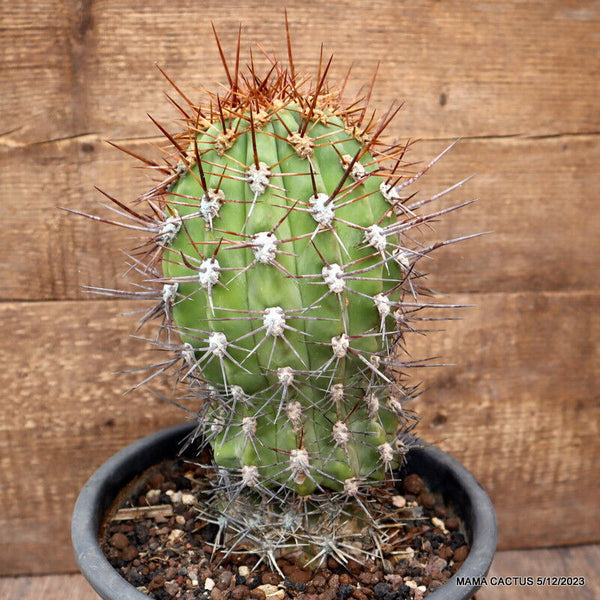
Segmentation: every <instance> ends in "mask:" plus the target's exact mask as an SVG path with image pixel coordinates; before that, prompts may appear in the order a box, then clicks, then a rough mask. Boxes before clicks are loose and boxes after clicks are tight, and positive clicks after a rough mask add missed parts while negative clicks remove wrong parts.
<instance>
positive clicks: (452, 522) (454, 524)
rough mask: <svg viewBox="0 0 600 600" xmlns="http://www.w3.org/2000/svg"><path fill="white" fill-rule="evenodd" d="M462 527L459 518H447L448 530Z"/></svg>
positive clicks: (456, 529)
mask: <svg viewBox="0 0 600 600" xmlns="http://www.w3.org/2000/svg"><path fill="white" fill-rule="evenodd" d="M459 528H460V523H459V521H458V519H456V518H454V517H450V518H449V519H447V520H446V529H447V530H448V531H458V530H459Z"/></svg>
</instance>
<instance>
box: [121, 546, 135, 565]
mask: <svg viewBox="0 0 600 600" xmlns="http://www.w3.org/2000/svg"><path fill="white" fill-rule="evenodd" d="M137 556H138V549H137V548H136V547H135V546H131V545H129V546H127V547H126V548H123V550H122V552H121V558H122V559H123V560H124V561H125V562H131V561H132V560H133V559H134V558H137Z"/></svg>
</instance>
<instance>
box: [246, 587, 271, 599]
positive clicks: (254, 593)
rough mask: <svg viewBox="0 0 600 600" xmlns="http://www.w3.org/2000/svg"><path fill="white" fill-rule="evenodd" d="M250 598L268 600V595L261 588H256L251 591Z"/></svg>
mask: <svg viewBox="0 0 600 600" xmlns="http://www.w3.org/2000/svg"><path fill="white" fill-rule="evenodd" d="M250 598H255V600H266V598H267V595H266V594H265V593H264V592H263V591H262V590H261V589H259V588H254V589H253V590H250Z"/></svg>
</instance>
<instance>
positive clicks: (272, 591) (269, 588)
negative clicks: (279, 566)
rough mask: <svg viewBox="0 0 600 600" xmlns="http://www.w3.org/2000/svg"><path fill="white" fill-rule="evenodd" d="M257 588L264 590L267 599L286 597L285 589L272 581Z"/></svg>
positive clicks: (281, 599)
mask: <svg viewBox="0 0 600 600" xmlns="http://www.w3.org/2000/svg"><path fill="white" fill-rule="evenodd" d="M256 589H257V590H261V591H263V592H264V594H265V596H266V597H267V600H269V598H279V600H283V599H284V598H285V590H282V589H281V588H278V587H277V586H276V585H271V584H270V583H265V584H263V585H259V586H258V587H257V588H256Z"/></svg>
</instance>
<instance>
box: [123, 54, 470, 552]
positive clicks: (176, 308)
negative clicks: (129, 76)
mask: <svg viewBox="0 0 600 600" xmlns="http://www.w3.org/2000/svg"><path fill="white" fill-rule="evenodd" d="M219 49H220V45H219ZM221 54H222V53H221ZM269 60H270V61H271V64H272V68H271V69H270V71H269V72H268V73H267V74H266V76H264V77H259V75H258V73H257V72H256V70H255V69H254V67H252V68H251V69H250V72H249V74H248V75H242V74H241V73H240V69H239V52H238V57H237V60H236V64H235V71H234V73H235V74H234V75H233V76H232V75H231V72H232V70H231V69H229V68H228V66H227V64H226V63H225V61H224V63H225V68H226V73H227V76H228V80H229V88H228V89H227V90H226V91H225V92H221V93H220V94H219V95H209V97H208V98H207V101H206V102H205V103H204V104H203V105H201V106H197V105H195V104H193V103H192V102H190V101H189V100H188V99H187V97H186V96H185V95H184V94H182V93H181V92H179V89H178V88H176V89H177V91H178V92H179V93H180V94H181V96H182V97H183V99H184V100H185V102H186V105H185V106H183V107H181V106H179V105H178V104H176V106H177V107H178V109H179V112H180V113H181V115H182V117H183V120H184V122H185V128H184V130H183V131H182V132H181V133H179V134H176V135H171V134H169V133H168V132H167V131H166V129H164V128H163V127H162V126H160V125H159V128H160V129H161V131H162V132H163V133H164V134H165V135H166V137H167V138H168V140H169V148H168V149H167V150H166V156H167V159H166V162H165V163H164V164H158V163H154V162H152V161H148V160H146V161H145V162H146V164H147V165H148V166H149V167H150V168H151V169H153V170H154V171H158V172H162V173H163V174H164V178H163V180H162V181H161V182H160V183H159V184H158V185H157V186H156V187H155V188H154V189H153V190H151V191H150V192H149V193H147V194H145V195H144V196H142V197H141V198H140V199H139V201H140V202H143V203H144V204H145V205H146V206H147V207H148V208H149V209H150V210H149V211H146V212H145V213H144V212H143V211H138V210H137V209H135V210H134V209H133V208H130V207H125V206H124V205H123V204H121V203H120V202H119V201H116V200H115V203H116V204H117V209H116V210H117V212H119V213H121V214H122V215H124V216H126V217H128V219H130V221H129V223H119V224H121V225H124V226H128V227H131V228H133V229H137V230H142V231H146V232H148V233H149V237H148V239H146V241H145V242H144V243H143V244H142V245H141V246H139V247H138V249H137V252H136V253H135V254H132V264H133V266H134V268H135V269H136V270H138V271H140V272H141V273H142V274H143V275H144V277H145V278H146V279H148V278H150V279H152V280H153V281H154V282H155V287H154V288H153V289H155V290H156V291H149V292H143V294H145V295H150V296H153V297H156V298H157V300H158V302H157V304H156V305H155V306H153V307H152V308H151V309H150V310H149V312H148V313H147V314H146V315H145V316H144V318H143V321H144V322H145V321H146V320H149V319H150V318H154V317H158V318H159V319H161V321H162V323H161V327H160V331H159V335H158V337H157V338H156V339H155V340H154V343H155V344H156V345H157V346H158V347H159V348H161V349H164V350H168V351H172V352H173V358H172V359H171V360H168V361H166V362H164V363H161V364H160V365H158V366H156V368H155V369H154V371H153V374H152V375H151V376H150V377H149V378H148V379H151V378H152V377H153V376H154V375H155V374H156V373H158V372H163V371H164V370H166V369H167V367H175V368H176V373H177V377H178V380H179V381H180V382H181V383H187V384H188V387H187V389H188V390H189V395H191V397H192V398H195V399H199V400H200V406H199V409H198V419H199V426H198V433H199V434H200V435H201V437H202V439H204V440H206V441H208V442H209V443H210V445H211V447H212V453H213V456H214V463H215V465H216V474H217V475H216V476H215V481H216V483H215V485H216V486H217V490H218V491H219V493H217V494H215V495H214V499H213V501H212V502H213V506H214V508H215V512H213V513H210V511H208V514H209V517H208V518H213V519H215V521H216V522H218V523H219V525H220V526H221V529H222V531H223V533H224V534H225V536H229V537H231V536H233V538H234V539H236V540H237V541H236V542H235V544H237V543H240V542H241V540H244V543H245V542H247V541H254V543H255V545H257V548H258V551H260V552H263V554H264V555H266V556H267V557H268V558H269V559H271V560H274V556H275V554H276V552H275V550H276V547H277V545H280V546H281V545H283V546H285V545H286V544H290V543H292V544H293V545H294V546H295V547H300V548H302V549H303V551H306V550H307V548H310V547H313V546H316V547H319V546H320V547H321V548H325V550H321V551H319V552H317V556H319V557H322V556H324V555H325V553H326V552H334V553H336V554H337V555H338V557H339V556H345V555H346V554H347V552H348V551H347V550H342V549H341V548H342V544H341V543H340V542H339V539H341V538H343V536H344V535H349V534H348V532H349V531H351V532H352V533H351V535H354V534H355V533H356V531H357V530H360V529H361V527H362V526H368V527H369V528H371V530H373V529H374V528H375V529H376V523H375V522H374V519H373V518H372V516H369V514H368V513H369V510H368V507H367V504H368V502H364V501H363V500H364V499H365V497H366V496H365V494H367V493H368V489H369V487H370V486H372V485H373V484H374V483H375V482H380V481H383V480H386V479H387V480H388V481H390V480H391V479H392V478H393V474H392V473H393V470H394V469H395V468H396V467H397V466H398V465H399V464H400V463H401V461H402V458H403V455H404V454H405V453H406V451H407V445H408V437H407V436H406V433H407V431H408V430H409V429H411V428H412V425H413V424H414V421H415V419H414V416H413V415H412V414H411V413H410V412H409V411H408V410H407V409H406V402H407V401H408V400H409V399H410V397H411V395H412V390H411V389H409V388H408V387H407V386H406V384H405V383H404V377H403V371H404V369H405V368H407V367H409V366H411V364H413V363H412V362H411V361H410V360H409V361H407V360H406V359H405V355H404V354H403V348H402V345H401V344H400V343H399V342H401V341H402V339H403V333H404V332H406V331H409V330H412V329H413V326H414V325H413V319H414V317H415V314H416V313H417V312H418V311H419V310H420V309H421V308H423V307H424V306H427V305H428V304H427V303H426V302H423V301H421V300H420V297H421V294H422V293H423V292H426V291H427V290H426V289H425V288H423V287H422V283H421V281H422V279H421V276H420V275H419V273H418V272H417V270H416V268H415V265H416V263H417V262H418V261H419V260H420V259H421V258H423V257H424V256H426V255H427V254H428V253H429V252H430V251H431V250H433V249H435V248H436V247H438V246H440V245H443V244H447V243H449V242H450V241H455V240H450V241H446V242H441V243H436V244H433V245H429V246H427V245H425V246H423V245H420V244H419V243H418V242H417V240H416V238H415V236H414V235H413V233H414V230H415V229H417V228H418V227H419V226H421V225H423V224H424V223H427V222H428V221H431V220H432V219H434V218H436V217H438V216H439V215H441V214H443V213H444V212H446V211H447V210H452V209H453V208H455V207H453V208H450V209H445V210H439V211H437V212H434V213H431V214H425V215H422V214H417V211H418V210H419V209H420V208H421V207H422V206H423V205H425V204H426V203H427V202H429V201H432V200H434V199H437V198H438V197H440V196H441V195H442V194H443V193H444V192H443V193H442V194H438V195H437V196H436V197H433V198H426V199H422V200H419V201H417V200H415V199H414V197H413V196H414V194H410V193H407V192H406V191H405V189H406V188H407V186H408V185H409V184H412V183H413V182H414V181H415V180H416V179H418V178H419V177H420V176H421V175H422V174H423V173H424V172H425V171H427V169H429V167H430V166H431V165H432V164H433V163H434V162H435V160H437V159H435V160H434V161H432V163H430V164H429V165H427V166H426V167H425V168H423V169H422V170H420V171H417V172H415V171H412V172H410V171H408V170H407V167H406V166H405V165H404V163H403V157H404V154H405V152H406V149H407V145H404V144H398V143H392V144H386V143H385V142H384V141H383V139H382V134H383V133H384V130H385V129H386V127H387V126H388V124H389V123H390V121H391V120H392V118H393V117H394V116H395V114H396V112H397V108H395V107H392V108H391V109H390V110H389V111H388V112H387V113H386V114H385V115H384V116H383V117H381V118H380V119H376V118H375V115H374V113H373V114H370V113H369V112H368V107H367V104H368V102H366V101H365V102H362V101H354V102H352V103H345V102H344V100H343V99H342V90H341V89H340V88H336V87H333V86H331V85H330V84H329V82H328V79H327V73H328V70H329V65H330V62H331V61H330V62H329V63H327V65H326V66H323V63H321V64H320V68H319V75H318V76H317V79H316V81H314V82H312V81H310V80H309V79H308V78H307V77H305V76H301V75H299V74H297V73H296V72H295V70H294V66H293V61H292V60H291V54H290V65H289V67H287V68H285V67H283V66H282V65H281V64H280V63H279V62H277V61H276V60H275V59H273V58H270V57H269ZM169 81H170V80H169ZM368 96H370V92H369V93H368V94H367V99H368ZM157 125H158V124H157ZM138 158H139V157H138ZM438 158H439V157H438ZM461 183H462V182H461ZM457 185H459V184H457ZM454 187H456V186H453V188H451V189H454ZM446 191H450V190H446ZM134 295H135V294H134ZM138 295H139V294H138ZM332 499H333V500H332ZM326 502H328V504H326ZM261 503H262V504H261ZM266 504H269V506H270V508H269V511H268V512H264V509H265V506H266ZM259 505H260V506H261V507H262V508H261V510H262V511H263V512H261V511H254V514H252V512H253V511H249V510H248V507H256V506H259ZM352 506H357V507H358V510H354V509H352V508H350V507H352ZM363 511H364V512H365V513H366V514H363V515H362V516H361V517H360V518H358V517H357V514H359V513H362V512H363ZM317 513H319V515H320V516H319V515H318V514H317ZM211 514H212V515H213V516H212V517H211V516H210V515H211ZM217 515H219V516H217ZM227 515H229V516H227ZM332 515H333V516H332ZM357 518H358V522H359V525H358V526H357V524H356V520H357ZM348 520H354V521H355V522H354V526H353V527H350V528H349V527H348V525H347V523H346V521H348ZM336 531H337V532H338V533H337V534H336V533H335V532H336ZM340 531H343V532H345V533H343V534H341V533H339V532H340ZM336 536H337V537H336ZM340 536H341V537H340ZM290 540H291V541H290ZM235 544H234V545H235ZM314 554H315V553H314V552H313V556H314ZM309 555H310V552H309Z"/></svg>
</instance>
